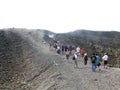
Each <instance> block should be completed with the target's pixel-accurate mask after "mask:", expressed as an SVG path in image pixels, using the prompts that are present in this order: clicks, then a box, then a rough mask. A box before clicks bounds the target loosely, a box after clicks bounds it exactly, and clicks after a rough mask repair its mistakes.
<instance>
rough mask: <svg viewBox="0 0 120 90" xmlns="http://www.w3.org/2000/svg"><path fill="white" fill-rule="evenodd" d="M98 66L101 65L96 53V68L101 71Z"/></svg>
mask: <svg viewBox="0 0 120 90" xmlns="http://www.w3.org/2000/svg"><path fill="white" fill-rule="evenodd" d="M100 65H101V63H100V56H99V55H98V53H96V68H98V69H99V71H101V69H100Z"/></svg>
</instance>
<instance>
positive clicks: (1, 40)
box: [0, 28, 120, 90]
mask: <svg viewBox="0 0 120 90" xmlns="http://www.w3.org/2000/svg"><path fill="white" fill-rule="evenodd" d="M44 34H45V32H44V31H42V30H26V29H14V28H12V29H7V30H0V78H1V79H0V90H103V89H104V90H120V86H119V84H120V70H119V69H117V68H109V69H107V70H106V69H103V68H101V69H102V71H100V72H99V71H96V72H95V73H93V72H91V63H90V60H89V63H88V65H87V66H84V65H83V61H82V58H81V56H79V58H78V64H79V67H80V68H79V69H75V68H74V67H73V64H74V62H73V61H72V60H71V59H70V60H69V61H67V60H66V59H65V56H64V55H58V54H57V53H56V52H55V51H54V50H53V51H50V50H49V44H47V43H45V41H44V39H43V37H44ZM45 36H46V35H45Z"/></svg>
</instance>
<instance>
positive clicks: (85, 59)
mask: <svg viewBox="0 0 120 90" xmlns="http://www.w3.org/2000/svg"><path fill="white" fill-rule="evenodd" d="M83 60H84V65H87V61H88V56H87V53H85V54H84V57H83Z"/></svg>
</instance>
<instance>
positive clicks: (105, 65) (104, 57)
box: [102, 53, 108, 69]
mask: <svg viewBox="0 0 120 90" xmlns="http://www.w3.org/2000/svg"><path fill="white" fill-rule="evenodd" d="M102 58H103V59H104V68H105V69H107V68H108V53H105V55H104V56H103V57H102Z"/></svg>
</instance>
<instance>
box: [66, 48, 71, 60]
mask: <svg viewBox="0 0 120 90" xmlns="http://www.w3.org/2000/svg"><path fill="white" fill-rule="evenodd" d="M69 56H70V51H69V49H67V51H66V59H67V60H69Z"/></svg>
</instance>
